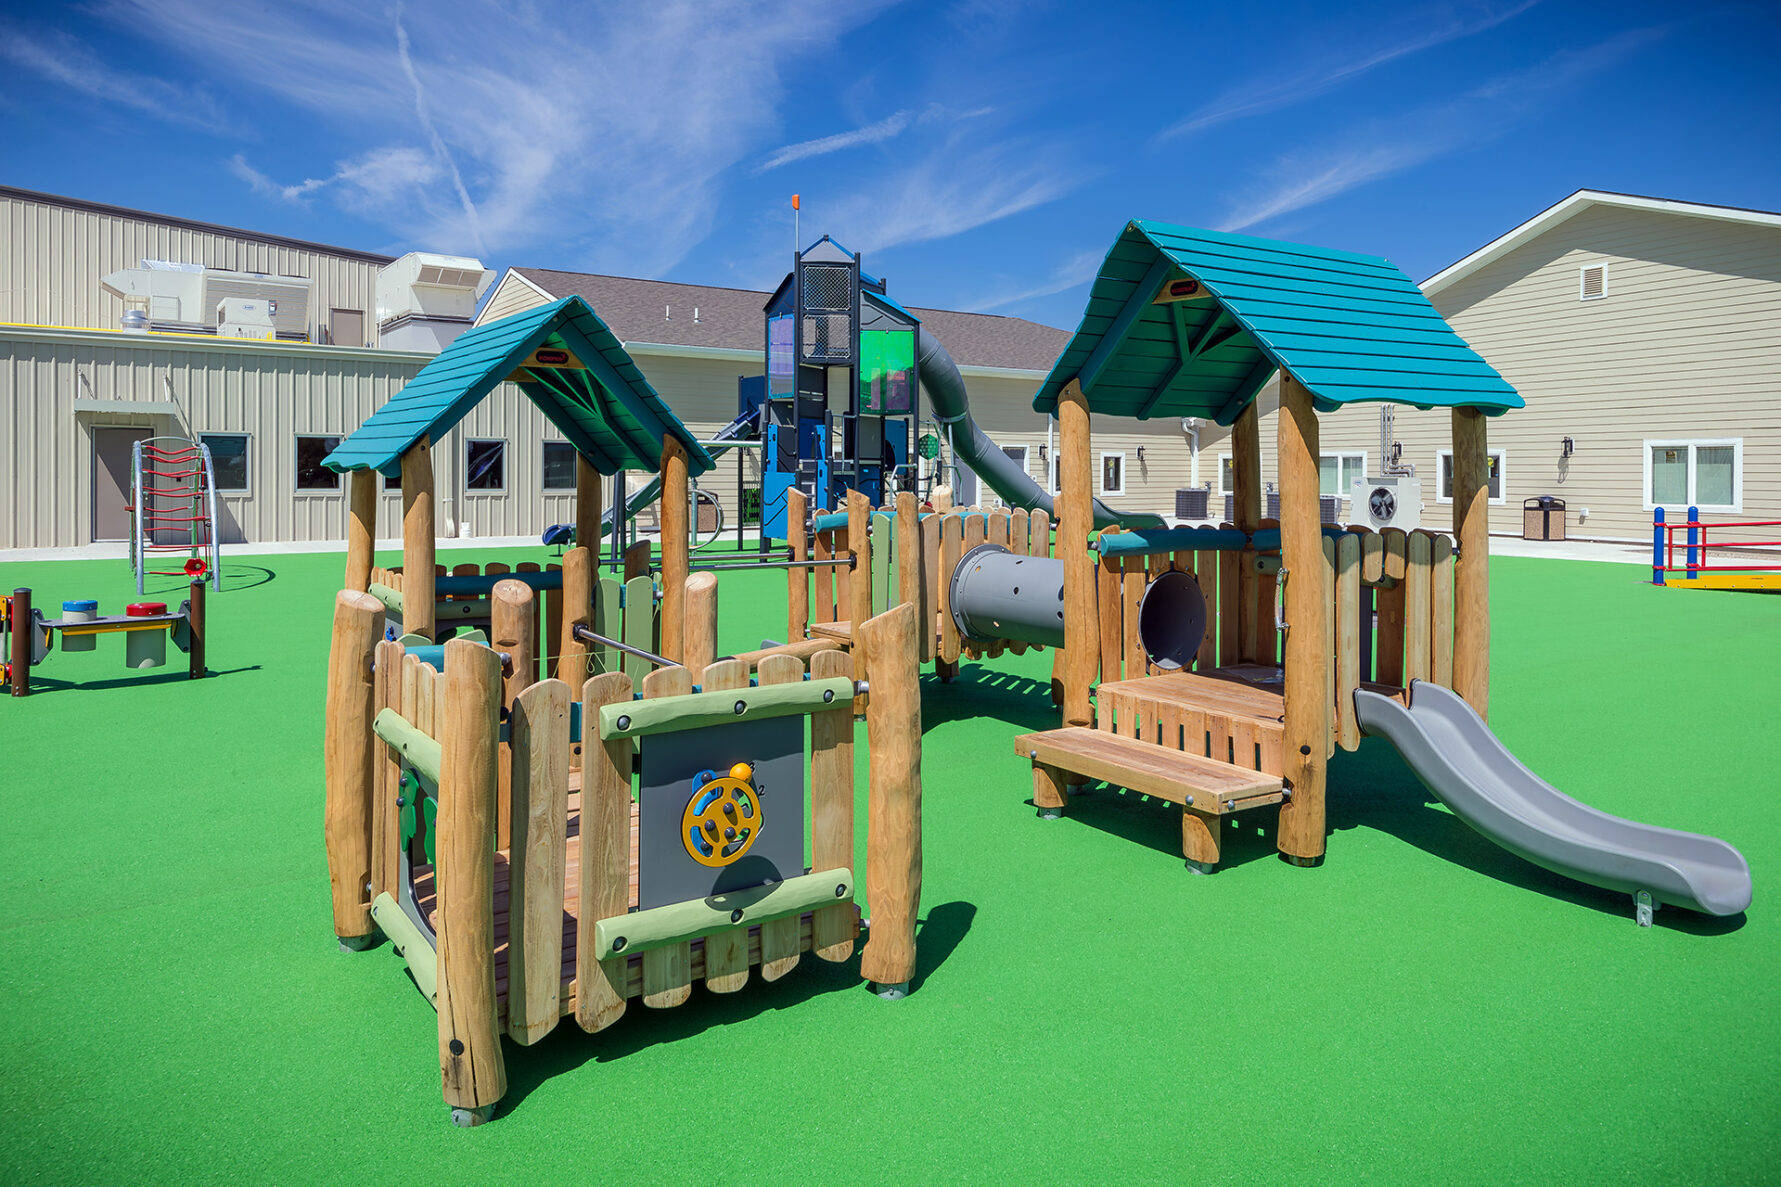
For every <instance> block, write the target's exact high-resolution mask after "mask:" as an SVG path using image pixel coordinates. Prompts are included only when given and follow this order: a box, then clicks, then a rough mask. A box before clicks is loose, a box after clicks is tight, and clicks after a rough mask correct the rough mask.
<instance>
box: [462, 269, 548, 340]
mask: <svg viewBox="0 0 1781 1187" xmlns="http://www.w3.org/2000/svg"><path fill="white" fill-rule="evenodd" d="M549 300H550V298H548V297H546V296H545V295H544V294H543V293H540V292H539V291H538V290H537V289H535V288H533V287H532V286H531V285H529V284H527V283H526V282H525V281H524V280H522V279H520V277H519V276H517V275H515V273H514V271H513V269H511V268H509V269H508V270H507V271H506V272H504V273H502V274H501V283H500V284H498V285H496V286H495V291H494V293H493V294H492V295H491V296H490V297H489V299H488V300H487V301H486V302H484V303H483V306H482V311H481V312H480V313H478V314H477V315H476V324H477V325H479V326H482V325H487V324H488V323H489V322H492V321H500V320H501V319H502V318H504V317H512V316H513V315H514V314H516V313H524V312H525V311H526V310H528V309H536V308H537V307H538V306H540V305H543V304H546V303H548V302H549Z"/></svg>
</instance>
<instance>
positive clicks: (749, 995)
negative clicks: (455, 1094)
mask: <svg viewBox="0 0 1781 1187" xmlns="http://www.w3.org/2000/svg"><path fill="white" fill-rule="evenodd" d="M976 916H977V908H976V906H974V905H973V904H971V903H965V902H956V901H955V902H950V903H940V904H937V905H935V906H932V907H929V908H928V911H927V915H926V916H925V917H924V918H922V919H921V920H919V921H918V924H917V927H916V937H915V945H916V946H915V979H914V980H913V981H912V982H911V983H910V992H911V993H918V992H920V991H921V988H922V986H923V985H925V984H926V983H927V980H928V978H929V977H931V976H932V975H933V974H934V973H935V972H936V971H937V970H938V969H939V968H940V966H941V965H942V964H944V963H945V962H946V959H947V958H948V957H949V956H951V955H952V953H953V951H954V950H955V949H956V948H957V947H958V946H959V943H960V942H961V941H962V940H963V939H964V938H965V934H966V933H967V932H969V931H970V930H971V923H972V921H973V920H974V919H975V918H976ZM870 938H871V937H870V933H869V932H862V933H861V942H860V943H858V944H856V945H855V948H854V955H853V956H851V957H849V958H848V959H847V960H844V961H841V962H839V963H836V964H830V963H829V962H828V961H824V960H818V959H817V958H816V957H815V956H813V955H811V954H810V953H808V952H806V953H805V954H804V956H803V958H802V959H801V960H799V961H798V967H797V968H795V969H793V970H792V971H791V972H790V973H788V974H787V975H786V976H784V977H782V978H780V979H779V980H777V981H772V982H763V981H762V980H761V979H760V970H759V968H758V967H757V968H755V969H752V970H751V971H750V976H749V979H748V984H747V985H746V986H744V987H743V988H742V989H741V990H739V991H738V992H736V993H711V992H709V991H708V990H706V989H705V987H704V985H703V984H701V983H699V982H694V984H693V992H692V997H691V998H689V999H688V1000H687V1002H686V1003H685V1004H684V1005H681V1006H677V1007H674V1008H673V1009H667V1010H652V1009H650V1008H648V1007H647V1006H645V1005H644V1004H643V1003H642V1001H640V1000H639V999H636V998H633V999H631V1003H630V1005H629V1006H627V1007H626V1009H625V1014H624V1017H623V1018H621V1019H620V1020H619V1021H618V1022H616V1023H615V1024H613V1025H612V1026H611V1027H609V1028H608V1029H606V1030H603V1031H601V1032H600V1033H599V1034H597V1035H588V1034H583V1033H582V1032H581V1029H580V1028H579V1027H577V1026H576V1025H575V1024H574V1023H573V1022H572V1021H568V1020H565V1021H564V1022H562V1023H560V1024H559V1025H558V1026H557V1029H556V1030H555V1031H554V1032H552V1033H551V1034H550V1036H549V1037H547V1038H546V1039H545V1040H544V1041H543V1042H542V1043H539V1044H538V1045H537V1046H535V1047H531V1048H522V1047H520V1046H519V1045H518V1044H516V1043H513V1042H512V1041H509V1040H504V1041H503V1042H502V1044H501V1051H502V1058H503V1060H504V1061H505V1063H506V1065H507V1094H506V1095H505V1096H503V1097H502V1098H501V1105H500V1112H501V1113H503V1114H505V1113H510V1112H512V1111H513V1110H515V1109H518V1108H519V1107H520V1105H521V1104H522V1103H523V1102H524V1101H525V1099H526V1097H527V1096H529V1095H530V1094H531V1093H532V1090H533V1089H535V1088H537V1087H538V1086H540V1085H541V1084H543V1083H545V1082H546V1081H547V1080H550V1079H552V1078H554V1077H556V1076H560V1075H562V1074H564V1073H566V1072H572V1071H574V1070H575V1069H577V1068H579V1067H581V1066H582V1065H583V1064H585V1063H587V1062H589V1061H590V1060H592V1061H595V1062H598V1063H606V1062H609V1061H611V1060H615V1059H623V1058H624V1057H626V1056H627V1055H634V1054H636V1053H637V1052H639V1051H642V1050H645V1049H646V1048H650V1047H654V1046H657V1045H658V1044H662V1043H672V1042H674V1041H675V1040H677V1039H685V1038H689V1037H691V1036H693V1035H697V1034H703V1033H704V1032H705V1031H707V1030H710V1029H712V1028H714V1027H720V1026H728V1025H731V1024H732V1023H738V1022H744V1021H746V1020H747V1019H750V1018H753V1017H756V1016H757V1015H760V1014H765V1013H767V1012H768V1011H770V1010H785V1009H792V1008H794V1007H796V1006H799V1005H801V1004H803V1003H804V1002H807V1001H809V1000H811V999H812V998H815V997H817V996H819V995H821V994H828V993H842V992H847V991H849V990H851V991H853V992H856V993H870V992H871V989H870V987H869V986H867V985H866V984H865V983H864V982H862V981H861V980H860V958H859V949H860V947H861V944H863V943H866V942H869V941H870ZM881 1004H882V1005H883V1006H884V1008H885V1009H896V1008H898V1006H899V1005H900V1003H897V1002H883V1003H881Z"/></svg>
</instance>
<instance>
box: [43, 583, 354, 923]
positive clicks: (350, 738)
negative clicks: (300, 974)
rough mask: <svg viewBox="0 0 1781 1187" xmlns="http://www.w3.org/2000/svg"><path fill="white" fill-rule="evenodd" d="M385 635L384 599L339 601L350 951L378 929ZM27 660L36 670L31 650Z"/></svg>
mask: <svg viewBox="0 0 1781 1187" xmlns="http://www.w3.org/2000/svg"><path fill="white" fill-rule="evenodd" d="M14 604H15V605H16V604H17V603H16V602H15V603H14ZM382 637H383V603H382V602H380V601H378V600H377V599H376V598H374V597H372V596H371V595H370V594H368V593H359V592H356V591H354V590H350V589H343V590H341V591H340V592H339V593H338V594H336V595H335V596H334V639H333V643H332V645H331V646H330V647H329V649H328V706H327V721H326V722H325V723H324V730H323V742H322V748H323V750H322V753H323V771H324V777H325V779H326V780H327V802H326V807H325V810H324V812H323V833H324V835H325V837H326V840H327V847H328V881H329V885H330V886H331V888H332V890H333V897H334V934H335V935H336V936H338V937H339V938H340V943H341V947H342V948H362V947H364V943H363V941H364V938H365V937H366V936H369V935H370V934H371V933H372V930H373V928H374V926H375V925H374V924H373V923H372V922H371V902H370V898H369V896H368V895H367V894H366V886H367V885H368V884H369V882H370V878H371V811H372V780H373V777H374V776H375V774H376V760H377V735H376V734H374V733H372V732H371V719H372V718H373V717H374V716H375V715H376V712H377V708H376V700H377V686H376V682H375V679H374V677H373V674H372V664H371V661H372V656H373V655H374V654H375V652H376V649H377V641H378V640H379V639H381V638H382ZM26 638H27V639H29V635H27V636H26ZM26 660H27V667H26V670H27V671H28V670H29V652H27V653H26ZM15 695H16V694H15Z"/></svg>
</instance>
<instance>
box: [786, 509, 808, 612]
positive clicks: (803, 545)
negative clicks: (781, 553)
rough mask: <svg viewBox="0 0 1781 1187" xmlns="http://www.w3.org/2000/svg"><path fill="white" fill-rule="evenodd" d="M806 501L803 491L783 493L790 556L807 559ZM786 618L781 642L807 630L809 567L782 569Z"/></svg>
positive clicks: (795, 558)
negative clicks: (783, 570) (784, 584)
mask: <svg viewBox="0 0 1781 1187" xmlns="http://www.w3.org/2000/svg"><path fill="white" fill-rule="evenodd" d="M809 516H810V500H809V498H808V497H807V496H806V495H805V494H804V492H803V491H801V490H799V489H798V488H797V487H795V486H794V487H792V488H791V489H790V490H788V491H786V492H785V535H786V543H787V544H788V545H790V547H791V553H792V556H791V559H793V560H795V561H801V560H808V559H810V534H809V531H808V525H809V522H810V520H809ZM785 580H786V587H785V589H786V620H785V641H786V642H787V643H795V642H797V641H798V640H799V639H802V638H803V637H804V636H805V635H807V634H809V633H810V570H809V569H807V568H797V567H793V568H790V569H787V570H786V571H785Z"/></svg>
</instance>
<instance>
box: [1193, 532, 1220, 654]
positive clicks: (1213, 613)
mask: <svg viewBox="0 0 1781 1187" xmlns="http://www.w3.org/2000/svg"><path fill="white" fill-rule="evenodd" d="M1194 581H1195V582H1196V583H1198V585H1199V587H1200V597H1201V598H1202V599H1203V600H1204V601H1205V603H1206V633H1205V634H1204V635H1201V636H1200V651H1199V654H1198V655H1196V656H1195V657H1194V670H1195V671H1197V672H1209V671H1211V670H1212V669H1213V668H1216V667H1217V666H1218V554H1217V553H1216V552H1197V553H1195V554H1194Z"/></svg>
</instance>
